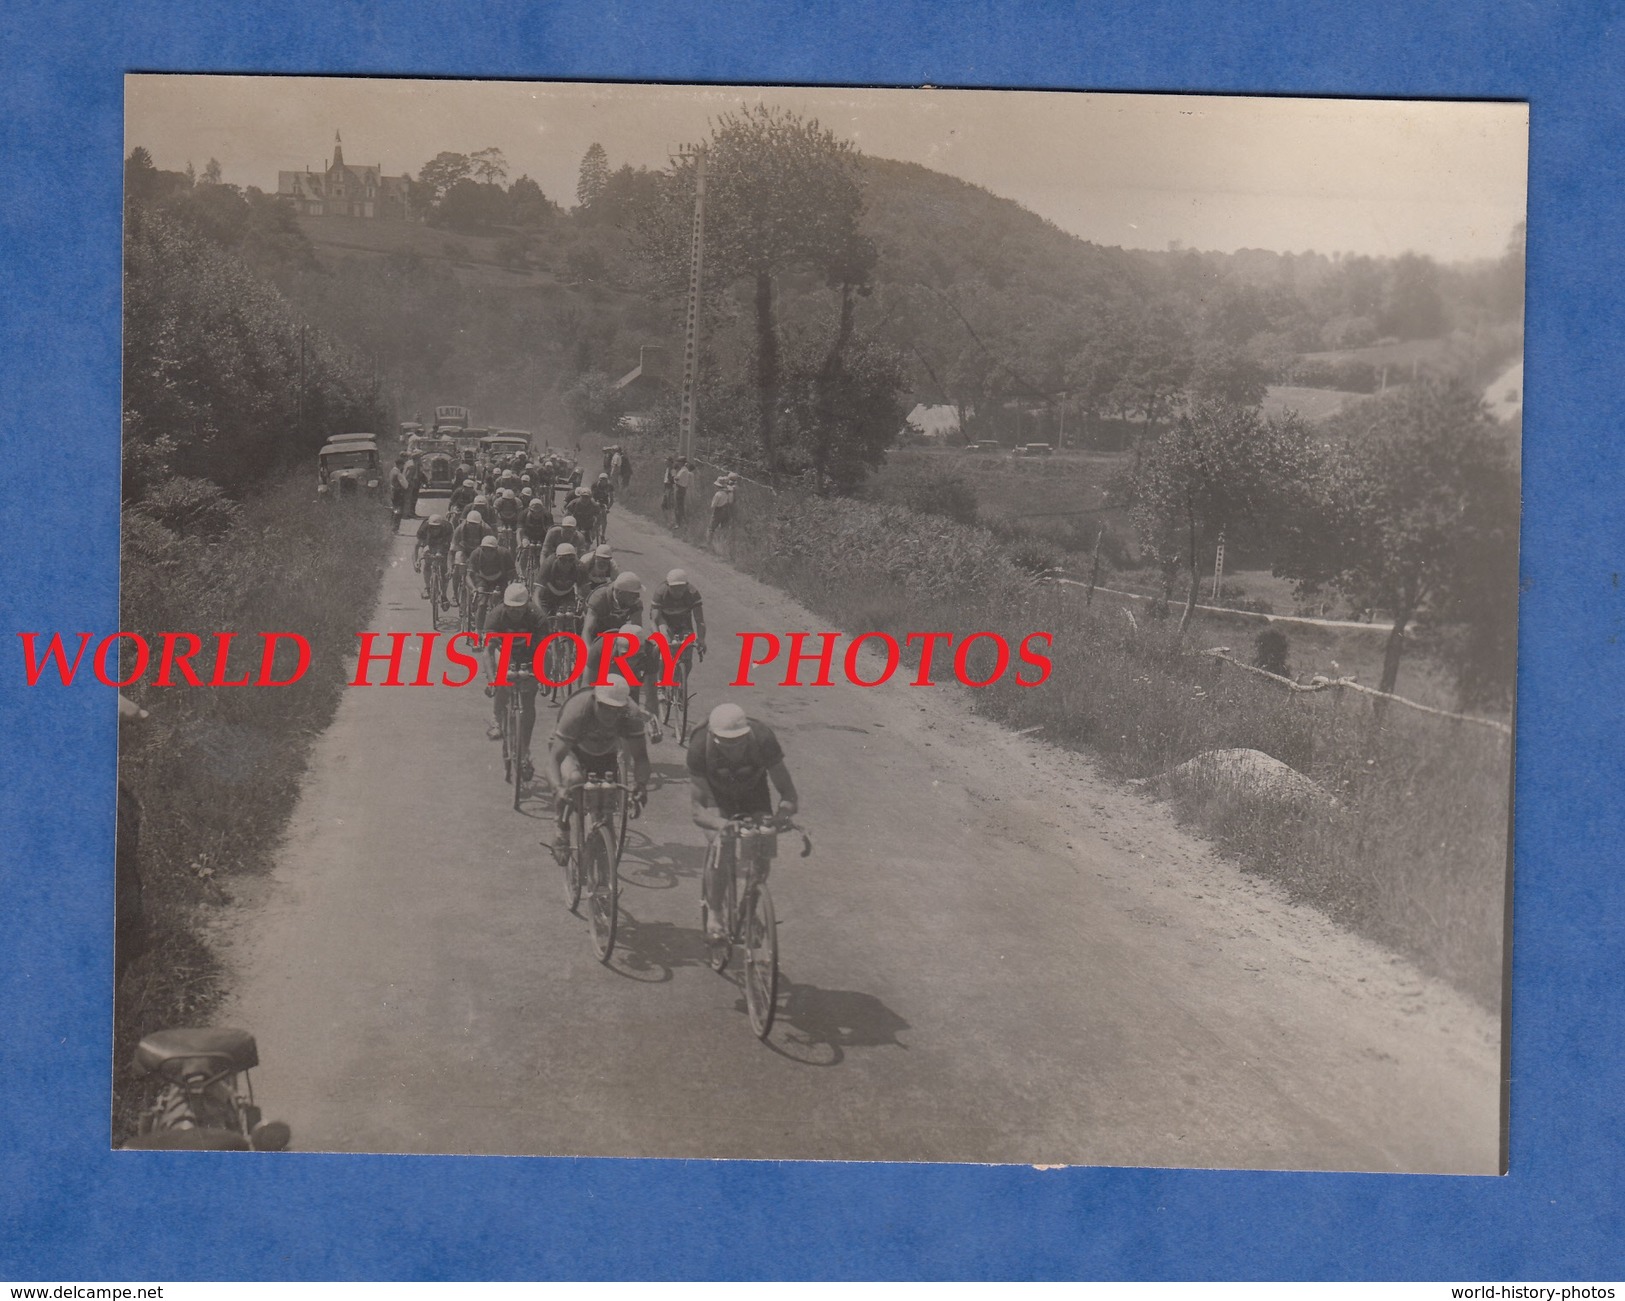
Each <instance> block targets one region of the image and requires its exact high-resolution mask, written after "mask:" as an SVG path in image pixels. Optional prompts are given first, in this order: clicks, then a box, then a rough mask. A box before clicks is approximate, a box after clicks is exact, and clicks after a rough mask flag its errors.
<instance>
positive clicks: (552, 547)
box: [542, 514, 587, 556]
mask: <svg viewBox="0 0 1625 1301" xmlns="http://www.w3.org/2000/svg"><path fill="white" fill-rule="evenodd" d="M566 542H568V543H569V544H570V545H571V546H572V547H574V548H575V549H576V554H577V555H579V554H580V553H581V552H582V551H583V550H584V549H585V548H586V545H587V539H586V538H585V537H583V536H582V534H581V530H580V529H578V528H577V527H576V517H575V516H574V515H570V514H566V515H565V517H564V518H563V519H562V520H560V521H559V522H558V523H557V524H555V525H554V526H553V527H552V528H550V529H548V531H547V537H546V538H545V539H544V540H543V542H542V554H543V555H544V556H550V555H552V554H553V553H554V552H555V551H557V550H558V549H559V547H560V546H561V545H563V544H564V543H566Z"/></svg>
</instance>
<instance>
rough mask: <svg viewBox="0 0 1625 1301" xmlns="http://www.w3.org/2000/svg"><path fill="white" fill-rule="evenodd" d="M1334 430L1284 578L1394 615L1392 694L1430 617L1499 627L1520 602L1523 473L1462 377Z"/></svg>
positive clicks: (1386, 398)
mask: <svg viewBox="0 0 1625 1301" xmlns="http://www.w3.org/2000/svg"><path fill="white" fill-rule="evenodd" d="M1323 429H1324V432H1327V433H1330V434H1331V435H1332V436H1333V440H1334V441H1333V443H1332V445H1331V451H1330V454H1329V457H1328V460H1327V464H1326V468H1325V471H1324V473H1323V474H1322V475H1321V476H1319V478H1318V480H1317V481H1315V482H1314V483H1312V484H1311V485H1310V486H1309V489H1308V492H1307V494H1306V497H1305V500H1304V503H1303V507H1302V509H1301V510H1300V512H1299V521H1300V523H1299V524H1298V526H1297V528H1296V530H1295V532H1296V537H1295V538H1294V540H1293V545H1292V546H1290V547H1289V548H1286V549H1285V550H1284V551H1283V552H1282V556H1281V559H1280V560H1279V561H1278V563H1277V566H1276V572H1277V573H1280V574H1282V575H1284V576H1285V577H1289V578H1295V579H1297V580H1299V581H1300V582H1305V583H1321V582H1331V583H1333V584H1335V585H1336V586H1337V587H1338V588H1339V589H1340V590H1341V591H1343V592H1344V593H1346V594H1347V595H1348V596H1349V597H1350V598H1351V599H1352V600H1353V601H1354V603H1355V604H1356V605H1358V606H1361V607H1363V608H1369V609H1376V610H1381V611H1383V612H1384V613H1386V614H1388V615H1390V616H1391V617H1392V619H1393V630H1392V632H1391V633H1390V634H1389V637H1388V644H1387V647H1386V650H1385V653H1384V655H1383V664H1382V680H1381V682H1380V683H1379V684H1378V689H1379V690H1381V691H1387V692H1391V691H1392V690H1393V689H1394V684H1395V682H1396V681H1397V679H1398V676H1399V665H1400V659H1401V656H1402V654H1403V651H1404V645H1405V634H1406V630H1407V629H1408V628H1409V627H1410V626H1411V622H1412V620H1414V619H1416V618H1417V616H1418V615H1419V614H1422V613H1424V612H1431V613H1432V614H1433V615H1434V616H1435V617H1450V616H1451V615H1452V614H1454V616H1455V617H1456V618H1458V619H1459V618H1463V617H1467V616H1469V615H1470V616H1471V618H1478V617H1480V612H1482V611H1486V610H1487V611H1488V616H1487V617H1489V618H1491V619H1494V618H1497V617H1500V615H1501V614H1502V613H1504V611H1505V609H1506V599H1505V598H1506V597H1507V596H1508V595H1509V592H1510V594H1511V599H1512V600H1515V599H1516V597H1515V589H1516V580H1517V575H1516V568H1515V566H1516V555H1517V551H1516V537H1517V516H1516V501H1517V488H1516V471H1515V470H1514V469H1513V466H1512V463H1511V459H1510V457H1509V455H1508V452H1507V448H1506V445H1505V442H1504V440H1503V439H1502V438H1501V436H1500V434H1499V432H1498V431H1497V429H1496V427H1495V423H1494V421H1493V420H1492V419H1491V418H1490V415H1489V412H1488V411H1487V410H1486V409H1485V407H1484V404H1483V402H1482V401H1481V400H1480V398H1479V396H1478V394H1477V393H1476V392H1475V391H1473V390H1472V389H1469V388H1468V387H1467V386H1466V385H1465V384H1462V383H1461V382H1459V381H1455V380H1426V381H1423V382H1421V383H1418V384H1407V385H1405V386H1403V387H1402V388H1399V389H1396V390H1394V391H1392V392H1390V393H1387V394H1384V395H1382V396H1380V397H1375V398H1371V399H1369V400H1367V401H1364V402H1361V403H1359V404H1357V405H1356V406H1354V407H1351V408H1349V409H1348V410H1346V411H1344V412H1342V413H1341V414H1339V415H1338V416H1336V417H1334V418H1333V420H1331V421H1328V422H1327V424H1326V425H1325V426H1324V427H1323ZM1509 555H1510V558H1511V559H1510V563H1508V560H1507V557H1508V556H1509ZM1509 585H1510V588H1509ZM1496 591H1499V592H1500V593H1501V599H1500V604H1499V605H1497V604H1496V602H1495V600H1494V599H1492V597H1493V595H1494V593H1495V592H1496Z"/></svg>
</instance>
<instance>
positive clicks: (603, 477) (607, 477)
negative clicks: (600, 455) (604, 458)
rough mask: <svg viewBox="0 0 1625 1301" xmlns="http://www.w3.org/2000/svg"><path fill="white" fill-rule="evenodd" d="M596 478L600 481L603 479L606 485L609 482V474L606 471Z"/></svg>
mask: <svg viewBox="0 0 1625 1301" xmlns="http://www.w3.org/2000/svg"><path fill="white" fill-rule="evenodd" d="M598 477H599V478H600V479H603V480H604V481H605V482H606V483H607V482H608V481H609V473H608V472H607V471H606V472H605V473H603V474H600V475H599V476H598Z"/></svg>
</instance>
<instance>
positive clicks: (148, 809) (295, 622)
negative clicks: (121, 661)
mask: <svg viewBox="0 0 1625 1301" xmlns="http://www.w3.org/2000/svg"><path fill="white" fill-rule="evenodd" d="M388 545H389V528H388V515H387V513H386V512H384V511H383V510H382V509H380V508H378V507H377V506H375V505H372V504H370V503H359V502H350V501H332V502H330V501H326V500H321V499H318V498H317V496H316V493H315V490H314V483H313V482H312V476H311V475H310V474H309V473H308V472H307V471H305V470H303V469H302V468H301V469H300V470H298V471H288V472H286V473H284V474H282V475H280V476H278V477H275V478H272V479H271V480H269V481H267V483H266V486H265V488H264V490H263V491H262V492H261V493H259V494H258V495H256V496H255V497H253V498H251V499H249V500H248V501H246V502H245V503H243V505H242V507H241V509H240V511H239V513H238V515H237V518H236V520H235V522H234V523H233V524H232V525H231V526H230V527H229V528H228V529H227V530H226V531H225V532H224V533H223V534H221V535H220V536H219V537H218V539H217V540H212V541H211V540H209V539H208V538H206V537H204V536H199V535H185V534H182V533H178V532H175V531H174V530H172V529H171V528H169V527H166V526H165V525H163V524H160V523H159V522H158V521H157V520H156V519H154V518H152V516H151V515H150V514H149V513H148V512H146V511H144V510H143V509H142V508H141V507H140V506H135V507H128V508H127V509H126V511H125V518H124V526H123V544H122V555H121V591H120V615H121V623H120V626H121V627H122V628H124V629H126V630H128V631H131V632H138V633H141V634H143V635H144V636H146V637H148V638H149V639H151V640H154V641H155V640H156V634H158V633H161V632H167V631H189V632H196V633H197V634H199V635H200V636H202V637H203V638H204V646H205V652H204V655H203V656H201V657H200V658H199V664H198V667H199V669H200V677H203V679H204V681H205V682H206V681H207V680H208V676H207V673H208V666H209V664H210V663H211V662H212V661H211V659H210V658H209V656H211V655H212V634H213V633H214V632H217V631H221V632H235V633H237V634H238V636H237V641H238V643H240V644H239V645H238V646H237V647H235V648H234V650H233V653H232V656H231V660H230V665H231V673H232V676H233V677H241V676H242V672H243V671H244V669H245V668H246V669H253V670H257V669H258V665H259V652H260V642H259V638H258V637H257V635H256V634H258V633H260V632H271V631H287V632H298V633H301V634H302V635H303V636H304V637H305V638H306V639H308V641H309V642H310V646H311V663H310V667H309V669H308V671H307V672H306V673H305V675H304V677H303V678H301V679H300V681H298V682H297V683H295V684H294V685H292V686H289V687H280V688H249V689H232V688H224V687H209V686H203V687H195V688H194V687H180V688H178V689H175V690H167V689H165V688H161V687H156V686H152V685H148V684H150V683H151V681H152V680H153V679H154V678H155V677H156V676H157V666H156V663H155V664H154V666H153V668H152V669H150V670H149V671H148V673H147V674H146V675H145V684H138V685H137V686H135V687H132V688H129V689H127V690H126V692H125V694H126V695H128V696H130V697H131V698H132V699H134V700H136V701H137V703H139V704H140V705H141V706H142V707H143V708H145V709H147V710H149V711H150V714H151V716H150V717H149V718H147V719H146V720H144V721H141V722H135V723H128V724H125V725H124V726H123V727H122V728H121V729H120V737H119V776H120V778H121V780H122V781H123V782H125V783H126V784H127V785H128V786H129V787H130V788H131V790H132V791H133V792H134V793H135V794H136V796H137V798H138V799H139V800H140V803H141V808H142V822H141V839H140V845H141V863H140V866H141V873H142V884H143V903H144V906H145V911H146V914H147V921H148V944H147V947H146V950H145V952H144V953H143V954H142V956H140V957H139V958H137V959H136V960H135V961H134V962H133V963H132V964H131V965H130V967H129V969H128V970H127V971H126V972H125V973H124V976H123V978H122V979H121V980H120V982H119V986H118V991H117V995H116V998H115V1006H114V1058H113V1062H114V1139H115V1141H119V1140H120V1139H122V1138H123V1137H125V1136H127V1135H128V1134H129V1133H130V1132H132V1130H133V1127H134V1122H135V1117H136V1115H137V1112H138V1111H139V1108H140V1106H141V1104H142V1102H143V1100H144V1095H143V1092H142V1087H141V1084H140V1082H139V1081H137V1080H135V1079H134V1078H133V1076H132V1075H131V1073H130V1070H129V1061H130V1057H131V1055H132V1053H133V1052H134V1050H135V1045H136V1043H137V1042H138V1041H139V1040H140V1038H141V1036H142V1035H145V1034H147V1033H150V1032H151V1031H153V1030H158V1029H162V1028H165V1027H169V1026H183V1025H200V1024H205V1023H207V1021H208V1019H209V1017H210V1016H211V1015H212V1014H213V1013H214V1012H215V1010H216V1009H217V1007H218V1005H219V1003H220V1000H221V997H222V994H223V993H224V991H223V989H222V987H221V980H222V975H223V973H222V970H221V967H220V964H219V960H218V959H217V957H216V955H215V954H214V952H213V950H212V948H211V946H210V943H209V936H208V929H209V921H208V915H209V913H210V912H211V910H212V909H213V908H215V907H218V906H219V905H221V904H225V903H228V902H229V901H230V900H231V899H232V897H233V893H234V890H235V889H236V888H237V886H238V883H240V882H241V881H242V879H243V878H244V877H246V876H248V875H251V874H255V873H261V872H263V871H264V870H265V869H266V867H267V866H268V865H269V863H270V860H271V855H272V853H273V852H274V850H275V848H276V845H277V842H278V839H279V837H280V835H281V833H282V830H283V827H284V825H285V823H286V820H287V817H288V814H289V813H290V812H291V810H292V808H293V804H294V800H295V798H296V796H297V794H298V790H299V780H300V778H301V776H302V775H303V773H304V770H305V765H306V762H307V759H308V756H309V751H310V745H311V742H312V741H313V740H314V738H315V737H316V736H317V735H318V734H319V733H320V732H321V731H322V729H323V728H324V727H326V725H327V724H328V723H329V722H330V721H331V719H332V717H333V712H334V710H335V709H336V708H337V705H338V701H339V698H340V695H341V693H342V690H343V685H344V681H345V672H344V660H345V656H346V655H348V654H349V653H350V651H351V650H352V648H353V647H354V645H355V634H356V631H357V629H359V628H363V627H365V626H366V619H367V617H368V615H369V614H370V613H371V610H372V607H373V603H374V601H375V600H376V598H377V592H378V578H379V571H380V564H381V561H382V558H383V556H384V554H385V552H386V550H387V548H388ZM155 659H156V656H155ZM292 664H293V657H292V653H291V650H290V651H289V652H288V653H287V654H285V655H281V656H279V657H278V673H279V675H280V676H287V675H288V673H289V671H290V670H291V668H292ZM246 1028H247V1029H250V1030H252V1029H253V1027H252V1026H249V1027H246Z"/></svg>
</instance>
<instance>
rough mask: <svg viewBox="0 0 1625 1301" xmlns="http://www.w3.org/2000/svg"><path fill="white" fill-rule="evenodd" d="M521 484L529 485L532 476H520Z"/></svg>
mask: <svg viewBox="0 0 1625 1301" xmlns="http://www.w3.org/2000/svg"><path fill="white" fill-rule="evenodd" d="M519 482H520V483H529V482H530V476H529V475H528V474H522V475H520V476H519Z"/></svg>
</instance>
